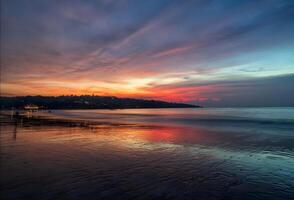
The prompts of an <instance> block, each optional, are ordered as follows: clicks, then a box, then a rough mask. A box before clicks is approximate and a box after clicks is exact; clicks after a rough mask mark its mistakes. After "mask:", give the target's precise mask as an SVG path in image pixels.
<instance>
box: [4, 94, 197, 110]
mask: <svg viewBox="0 0 294 200" xmlns="http://www.w3.org/2000/svg"><path fill="white" fill-rule="evenodd" d="M0 104H1V109H11V108H17V109H22V108H24V106H26V105H28V104H33V105H37V106H39V107H40V108H43V109H126V108H193V107H199V106H195V105H191V104H183V103H170V102H165V101H155V100H143V99H131V98H117V97H111V96H89V95H83V96H57V97H55V96H21V97H0Z"/></svg>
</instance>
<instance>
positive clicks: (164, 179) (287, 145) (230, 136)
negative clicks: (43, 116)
mask: <svg viewBox="0 0 294 200" xmlns="http://www.w3.org/2000/svg"><path fill="white" fill-rule="evenodd" d="M4 121H5V120H4ZM4 121H3V120H2V123H1V134H0V136H1V138H0V139H1V196H2V197H4V199H138V198H139V199H246V200H247V199H293V198H292V197H293V196H294V152H293V150H294V135H293V130H294V129H293V127H292V126H291V125H289V124H284V125H282V126H281V125H276V126H275V125H273V124H268V125H266V124H260V125H255V126H252V125H246V126H244V127H243V128H242V129H237V128H236V127H235V126H232V127H233V128H232V127H231V128H229V127H227V126H226V127H220V126H198V125H194V126H186V125H185V124H182V125H178V124H175V125H170V124H162V125H159V124H156V125H150V124H145V125H142V124H141V123H140V124H136V123H131V124H120V125H119V124H113V125H111V124H99V123H98V124H95V125H92V126H90V127H67V126H58V125H50V126H49V125H46V124H38V125H32V124H28V123H21V122H20V121H14V122H11V121H6V122H4ZM240 130H241V131H240Z"/></svg>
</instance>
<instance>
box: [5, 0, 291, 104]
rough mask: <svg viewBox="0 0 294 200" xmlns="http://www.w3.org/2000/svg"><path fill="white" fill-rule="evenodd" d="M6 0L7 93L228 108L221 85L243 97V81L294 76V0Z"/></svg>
mask: <svg viewBox="0 0 294 200" xmlns="http://www.w3.org/2000/svg"><path fill="white" fill-rule="evenodd" d="M1 6H2V11H3V12H2V14H1V36H2V37H1V50H2V51H1V78H2V82H3V84H4V87H3V90H4V93H7V94H8V93H9V94H16V95H17V94H19V93H20V92H22V91H20V90H18V89H16V88H17V87H18V86H20V85H22V86H25V87H27V90H23V91H28V93H30V94H34V93H35V94H38V93H42V91H41V90H44V89H46V88H47V89H46V91H47V92H46V94H50V93H54V94H58V93H60V94H62V93H79V94H80V93H82V92H84V93H90V92H93V91H94V92H95V91H96V92H97V93H99V94H104V93H105V94H106V92H105V91H107V94H117V95H120V96H132V97H135V96H138V97H139V96H140V97H144V98H159V99H165V97H168V98H170V97H171V99H170V100H171V101H172V100H173V99H172V97H174V100H180V101H189V102H192V101H194V100H195V101H196V100H197V99H202V102H205V99H206V101H210V100H211V102H212V104H214V103H217V104H218V105H220V104H222V105H224V104H225V103H224V100H223V99H226V101H227V102H228V103H229V102H230V103H231V104H234V102H233V100H231V99H227V98H225V97H223V98H221V97H219V96H220V95H219V93H218V91H224V92H226V91H232V92H233V93H234V94H236V96H234V98H235V99H238V100H240V102H241V101H242V99H240V98H238V97H239V96H242V94H241V93H239V92H238V90H237V89H233V88H237V87H239V88H245V87H241V85H240V83H241V82H243V81H246V80H247V81H251V80H252V78H254V79H260V80H263V78H266V77H269V78H270V77H274V76H278V75H287V74H290V73H293V60H292V59H288V57H286V56H287V55H291V52H293V51H294V49H293V44H294V39H293V36H292V35H294V28H293V27H294V24H293V18H294V12H293V8H294V3H293V1H287V0H285V1H280V0H278V1H276V0H275V1H274V0H269V1H265V0H261V1H235V0H225V1H206V0H197V1H196V0H195V1H184V2H183V1H168V0H160V1H158V0H150V1H107V0H103V1H94V0H93V1H91V0H90V1H82V0H73V1H70V2H69V1H62V2H60V1H54V0H53V1H52V0H45V1H36V0H33V1H32V2H31V3H30V4H28V3H26V2H25V1H23V0H14V1H5V2H1ZM281 54H282V55H281ZM262 74H263V75H262ZM140 79H141V83H144V84H143V85H142V84H141V83H140V84H139V82H138V81H137V80H140ZM136 81H137V82H136ZM230 81H232V83H231V84H232V85H230V84H229V83H228V82H230ZM57 82H58V84H53V83H57ZM49 83H50V84H49ZM110 83H113V84H110ZM114 83H115V84H114ZM135 83H137V84H138V85H137V87H135ZM214 83H217V85H214V86H212V84H214ZM222 83H223V85H222ZM62 84H63V86H62ZM268 84H269V85H271V83H268ZM250 87H253V89H252V91H256V92H260V91H257V90H255V89H254V87H255V85H250V86H248V88H250ZM28 88H30V89H28ZM33 88H35V89H33ZM54 88H55V90H54ZM130 88H131V89H130ZM224 88H226V89H224ZM159 90H162V92H159ZM242 90H244V89H242ZM194 91H198V92H194ZM246 91H247V90H246ZM248 91H250V90H249V89H248ZM158 93H161V94H163V95H156V94H158ZM164 94H166V95H164ZM172 94H173V95H172ZM250 96H252V97H254V96H255V94H253V93H252V94H251V93H250ZM213 99H218V101H213ZM220 99H222V100H220ZM281 102H282V101H281ZM251 103H252V104H254V101H253V100H252V102H251ZM282 103H283V102H282ZM242 104H245V102H243V103H242ZM228 105H229V104H228ZM240 105H241V104H240Z"/></svg>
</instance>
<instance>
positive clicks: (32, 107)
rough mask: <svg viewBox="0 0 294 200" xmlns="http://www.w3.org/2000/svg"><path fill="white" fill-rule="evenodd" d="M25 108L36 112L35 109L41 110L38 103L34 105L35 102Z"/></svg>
mask: <svg viewBox="0 0 294 200" xmlns="http://www.w3.org/2000/svg"><path fill="white" fill-rule="evenodd" d="M24 109H25V110H28V111H32V112H35V111H38V110H39V106H37V105H33V104H28V105H26V106H25V107H24Z"/></svg>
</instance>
